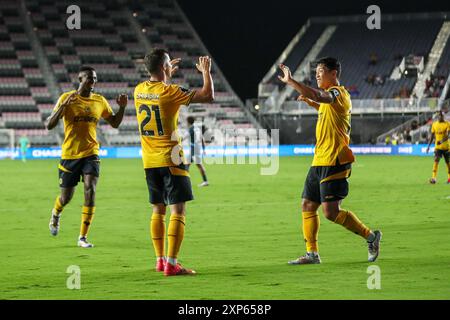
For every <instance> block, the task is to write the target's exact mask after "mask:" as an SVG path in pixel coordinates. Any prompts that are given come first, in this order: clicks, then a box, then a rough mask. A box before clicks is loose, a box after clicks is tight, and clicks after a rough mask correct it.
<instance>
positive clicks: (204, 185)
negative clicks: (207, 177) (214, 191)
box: [198, 181, 209, 187]
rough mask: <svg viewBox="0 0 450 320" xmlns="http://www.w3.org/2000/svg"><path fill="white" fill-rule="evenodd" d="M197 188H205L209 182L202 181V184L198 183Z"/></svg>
mask: <svg viewBox="0 0 450 320" xmlns="http://www.w3.org/2000/svg"><path fill="white" fill-rule="evenodd" d="M198 186H199V187H207V186H209V182H208V181H203V182H202V183H200V184H199V185H198Z"/></svg>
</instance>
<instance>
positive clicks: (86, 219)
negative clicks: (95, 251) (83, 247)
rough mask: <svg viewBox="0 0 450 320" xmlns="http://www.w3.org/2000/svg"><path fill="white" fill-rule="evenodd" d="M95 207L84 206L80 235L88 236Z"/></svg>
mask: <svg viewBox="0 0 450 320" xmlns="http://www.w3.org/2000/svg"><path fill="white" fill-rule="evenodd" d="M94 213H95V207H87V206H83V211H82V213H81V227H80V237H86V236H87V234H88V232H89V226H90V225H91V223H92V219H93V218H94Z"/></svg>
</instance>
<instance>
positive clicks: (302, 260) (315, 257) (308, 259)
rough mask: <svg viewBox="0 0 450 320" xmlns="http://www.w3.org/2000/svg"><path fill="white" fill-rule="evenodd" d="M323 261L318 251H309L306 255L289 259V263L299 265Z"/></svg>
mask: <svg viewBox="0 0 450 320" xmlns="http://www.w3.org/2000/svg"><path fill="white" fill-rule="evenodd" d="M321 262H322V261H321V260H320V256H319V254H318V253H316V254H314V253H309V252H307V253H306V254H305V255H304V256H301V257H299V258H298V259H295V260H292V261H288V264H292V265H298V264H320V263H321Z"/></svg>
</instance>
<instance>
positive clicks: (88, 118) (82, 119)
mask: <svg viewBox="0 0 450 320" xmlns="http://www.w3.org/2000/svg"><path fill="white" fill-rule="evenodd" d="M73 122H92V123H97V122H98V119H97V118H96V117H91V116H76V117H74V118H73Z"/></svg>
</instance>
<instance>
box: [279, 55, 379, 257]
mask: <svg viewBox="0 0 450 320" xmlns="http://www.w3.org/2000/svg"><path fill="white" fill-rule="evenodd" d="M280 69H281V71H282V72H283V76H278V78H279V79H280V80H281V81H282V82H284V83H285V84H287V85H290V86H291V87H293V88H294V89H295V90H296V91H297V92H299V93H300V94H301V95H300V97H299V98H298V100H301V101H305V102H306V103H307V104H308V105H310V106H312V107H313V108H315V109H316V110H317V111H318V112H319V117H318V120H317V126H316V147H315V151H314V159H313V162H312V166H311V168H310V169H309V172H308V176H307V177H306V181H305V185H304V189H303V194H302V198H303V201H302V219H303V236H304V239H305V242H306V250H307V252H306V254H305V255H304V256H301V257H299V258H298V259H296V260H293V261H290V262H289V264H293V265H300V264H318V263H321V260H320V256H319V247H318V243H317V241H318V234H319V226H320V220H319V215H318V214H317V209H318V208H319V206H320V205H322V210H323V213H324V215H325V217H326V218H327V219H329V220H331V221H333V222H335V223H337V224H340V225H342V226H344V227H345V228H347V229H348V230H349V231H351V232H354V233H356V234H358V235H359V236H361V237H363V238H364V239H365V240H366V241H367V243H368V249H369V254H368V261H369V262H373V261H375V260H376V259H377V257H378V254H379V251H380V240H381V236H382V234H381V232H380V231H371V230H370V229H369V228H368V227H366V226H365V225H364V224H363V223H362V222H361V221H360V220H359V219H358V217H357V216H356V215H355V214H354V213H353V212H351V211H349V210H345V209H342V208H341V206H340V205H341V202H342V200H343V199H344V198H345V197H346V196H347V194H348V182H347V178H348V177H350V173H351V164H352V162H353V161H354V160H355V158H354V156H353V153H352V151H351V150H350V148H349V142H350V113H351V108H352V104H351V101H350V95H349V93H348V92H347V90H346V89H345V88H344V87H343V86H341V85H340V84H339V76H340V73H341V64H340V63H339V61H338V60H336V59H335V58H330V57H327V58H322V59H320V60H318V61H317V68H316V80H317V86H318V87H319V88H320V90H317V89H314V88H312V87H309V86H307V85H305V84H303V83H300V82H297V81H295V80H294V79H293V78H292V75H291V72H290V70H289V68H288V67H287V66H285V65H282V64H280Z"/></svg>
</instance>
